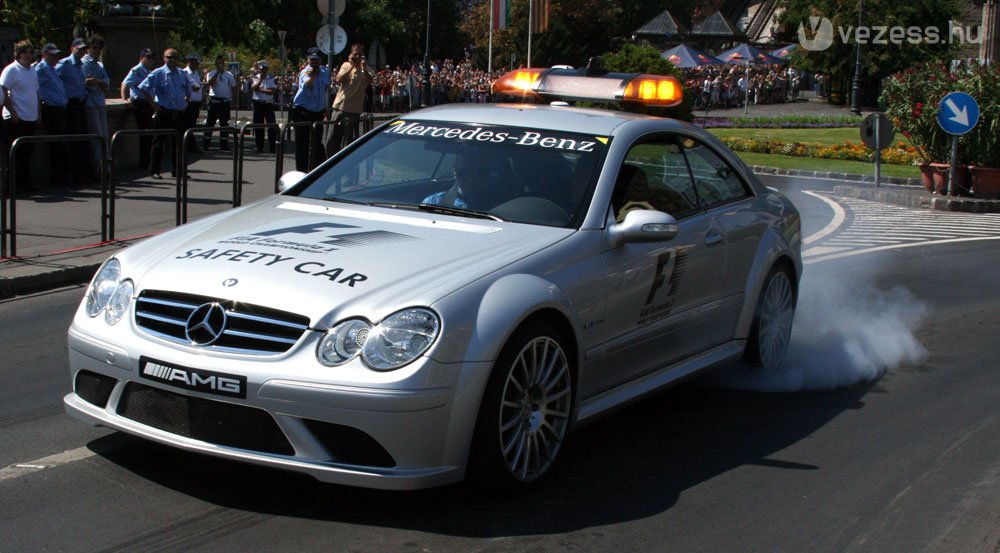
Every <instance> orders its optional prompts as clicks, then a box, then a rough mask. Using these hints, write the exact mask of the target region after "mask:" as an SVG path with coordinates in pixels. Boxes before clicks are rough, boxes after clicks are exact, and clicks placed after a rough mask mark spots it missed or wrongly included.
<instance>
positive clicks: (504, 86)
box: [493, 68, 545, 99]
mask: <svg viewBox="0 0 1000 553" xmlns="http://www.w3.org/2000/svg"><path fill="white" fill-rule="evenodd" d="M542 71H545V69H543V68H533V69H516V70H514V71H509V72H507V73H505V74H504V75H503V76H501V77H500V78H499V79H497V80H496V81H494V83H493V93H494V94H507V95H510V96H520V97H522V98H525V97H530V98H535V99H538V98H539V96H538V94H537V93H536V92H535V88H536V87H537V85H538V80H539V78H540V77H541V75H542Z"/></svg>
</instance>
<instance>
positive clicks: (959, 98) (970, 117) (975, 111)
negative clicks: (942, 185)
mask: <svg viewBox="0 0 1000 553" xmlns="http://www.w3.org/2000/svg"><path fill="white" fill-rule="evenodd" d="M937 122H938V125H939V126H940V127H941V129H942V130H944V132H946V133H948V134H950V135H951V160H950V161H951V163H949V164H948V195H949V196H954V195H955V194H956V193H957V192H958V190H957V188H958V184H957V183H956V182H955V177H956V175H957V169H958V137H959V136H961V135H963V134H965V133H967V132H969V131H971V130H972V129H973V128H974V127H975V126H976V123H978V122H979V104H978V103H977V102H976V99H975V98H973V97H972V96H969V95H968V94H966V93H964V92H949V93H948V94H946V95H945V96H944V98H942V99H941V102H940V103H939V104H938V113H937Z"/></svg>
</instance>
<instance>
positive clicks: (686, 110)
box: [601, 43, 694, 121]
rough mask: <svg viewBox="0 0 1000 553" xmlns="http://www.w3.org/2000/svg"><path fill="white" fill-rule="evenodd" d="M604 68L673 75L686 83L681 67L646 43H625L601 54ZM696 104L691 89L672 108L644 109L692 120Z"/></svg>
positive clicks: (621, 71) (664, 115)
mask: <svg viewBox="0 0 1000 553" xmlns="http://www.w3.org/2000/svg"><path fill="white" fill-rule="evenodd" d="M601 58H602V60H603V62H604V68H605V69H607V70H608V71H613V72H620V73H648V74H650V75H666V76H673V77H674V78H676V79H677V82H678V83H680V84H681V86H683V85H684V76H683V75H682V74H681V71H680V69H677V68H676V67H674V64H672V63H670V62H669V61H667V60H665V59H663V58H662V57H660V51H659V50H657V49H656V48H654V47H652V46H649V45H646V44H633V43H625V44H623V45H622V47H621V48H620V49H619V50H617V51H615V52H608V53H606V54H604V55H602V56H601ZM693 106H694V94H693V93H692V92H691V91H688V90H685V91H684V101H683V102H682V103H681V104H680V105H678V106H674V107H672V108H665V109H664V108H655V109H654V108H648V109H646V110H643V111H644V112H646V113H649V114H651V115H659V116H662V117H671V118H674V119H682V120H684V121H691V120H692V114H691V110H692V107H693Z"/></svg>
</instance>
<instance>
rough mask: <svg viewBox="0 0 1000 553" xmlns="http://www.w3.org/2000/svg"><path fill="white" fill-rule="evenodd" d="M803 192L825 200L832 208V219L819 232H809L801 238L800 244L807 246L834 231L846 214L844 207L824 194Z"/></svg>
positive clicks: (842, 222) (842, 221)
mask: <svg viewBox="0 0 1000 553" xmlns="http://www.w3.org/2000/svg"><path fill="white" fill-rule="evenodd" d="M803 194H809V195H810V196H812V197H814V198H819V199H820V200H823V201H824V202H826V203H827V205H829V206H830V208H831V209H833V219H832V220H831V221H830V222H829V223H827V225H826V226H825V227H823V228H822V229H821V230H820V231H819V232H816V233H813V234H810V235H809V236H806V237H805V239H803V240H802V245H803V246H808V245H809V244H812V243H813V242H815V241H817V240H819V239H821V238H823V237H825V236H827V235H829V234H830V233H832V232H834V231H836V230H837V228H839V227H840V225H842V224H844V220H845V219H846V218H847V216H846V215H845V214H844V208H842V207H840V204H838V203H837V202H835V201H833V200H831V199H830V198H827V197H826V196H822V195H820V194H817V193H815V192H808V191H807V192H803Z"/></svg>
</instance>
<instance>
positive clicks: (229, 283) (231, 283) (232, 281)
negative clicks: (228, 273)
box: [222, 278, 239, 288]
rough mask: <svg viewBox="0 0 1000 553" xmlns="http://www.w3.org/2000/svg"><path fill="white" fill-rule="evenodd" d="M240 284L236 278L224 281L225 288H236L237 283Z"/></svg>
mask: <svg viewBox="0 0 1000 553" xmlns="http://www.w3.org/2000/svg"><path fill="white" fill-rule="evenodd" d="M238 282H239V281H238V280H236V279H235V278H227V279H226V280H223V281H222V285H223V286H225V287H226V288H232V287H233V286H236V283H238Z"/></svg>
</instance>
